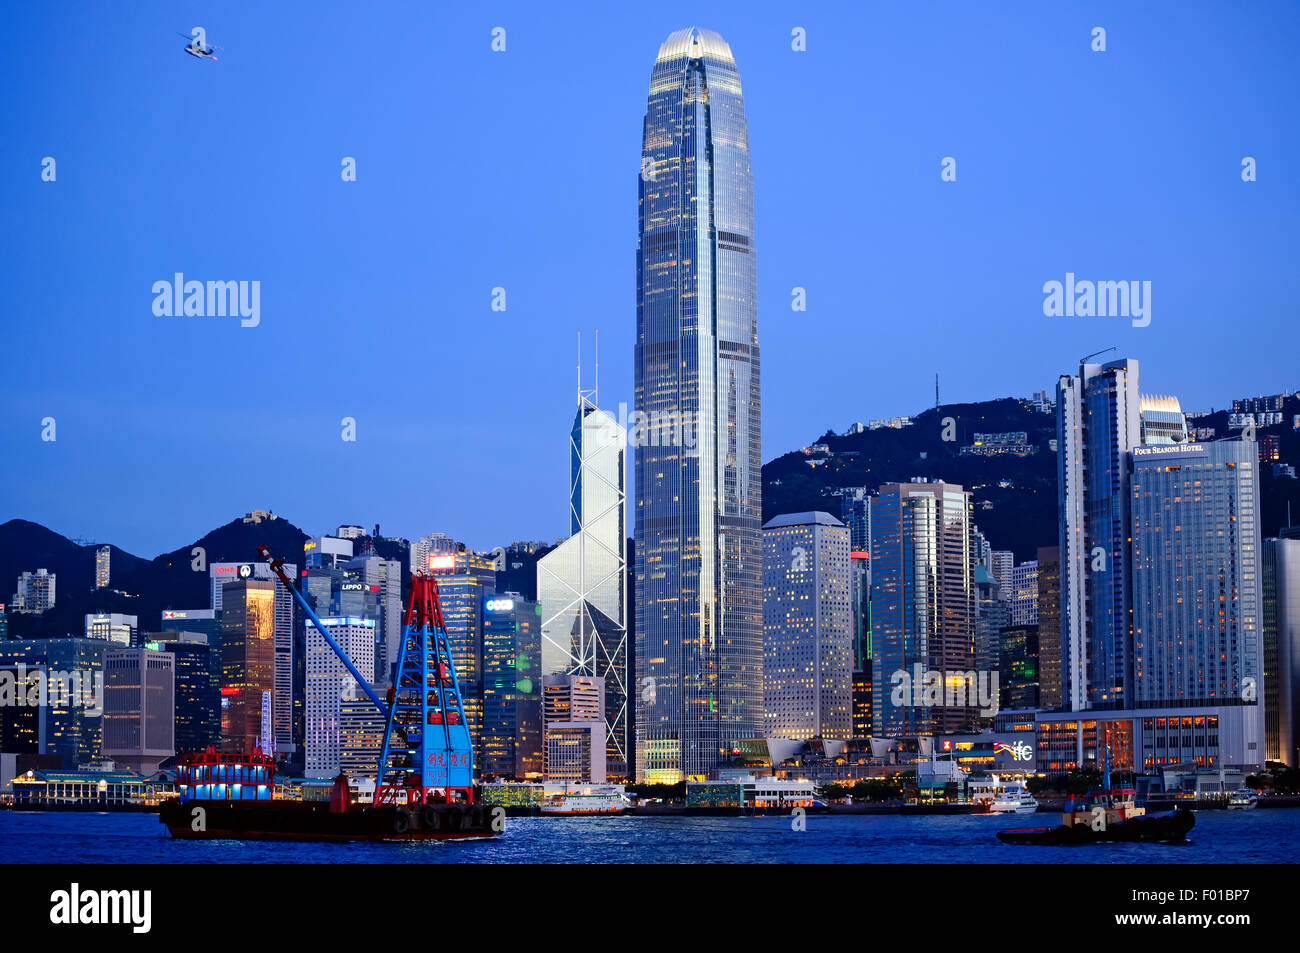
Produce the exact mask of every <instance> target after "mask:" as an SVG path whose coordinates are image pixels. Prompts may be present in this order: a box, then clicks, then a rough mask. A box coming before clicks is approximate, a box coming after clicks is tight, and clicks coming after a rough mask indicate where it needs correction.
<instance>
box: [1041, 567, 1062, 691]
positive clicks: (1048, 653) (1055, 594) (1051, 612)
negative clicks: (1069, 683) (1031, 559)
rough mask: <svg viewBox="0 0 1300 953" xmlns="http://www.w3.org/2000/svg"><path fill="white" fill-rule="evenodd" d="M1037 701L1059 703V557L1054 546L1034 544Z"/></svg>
mask: <svg viewBox="0 0 1300 953" xmlns="http://www.w3.org/2000/svg"><path fill="white" fill-rule="evenodd" d="M1036 562H1037V563H1038V668H1039V673H1038V704H1039V705H1041V706H1042V707H1043V708H1059V707H1060V706H1061V557H1060V550H1059V549H1057V548H1056V547H1055V546H1040V547H1039V548H1038V559H1037V560H1036Z"/></svg>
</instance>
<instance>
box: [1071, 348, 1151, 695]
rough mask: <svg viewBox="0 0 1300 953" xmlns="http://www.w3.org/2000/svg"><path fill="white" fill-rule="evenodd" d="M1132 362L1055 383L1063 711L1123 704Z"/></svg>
mask: <svg viewBox="0 0 1300 953" xmlns="http://www.w3.org/2000/svg"><path fill="white" fill-rule="evenodd" d="M1140 424H1141V402H1140V397H1139V395H1138V365H1137V361H1131V360H1120V361H1111V362H1110V363H1108V364H1082V365H1080V367H1079V374H1078V376H1075V377H1070V376H1063V377H1061V379H1060V380H1059V381H1058V382H1057V385H1056V436H1057V448H1058V449H1057V469H1058V479H1057V485H1058V487H1059V490H1058V493H1059V502H1060V550H1061V655H1062V657H1061V665H1062V667H1063V671H1062V678H1063V679H1064V689H1063V691H1064V695H1065V698H1064V702H1065V706H1066V708H1068V709H1070V710H1075V711H1077V710H1082V709H1085V708H1092V707H1095V706H1098V705H1106V706H1108V707H1113V706H1115V705H1118V704H1120V703H1122V702H1124V701H1127V700H1128V695H1127V693H1126V688H1127V686H1128V684H1129V682H1130V673H1131V671H1132V666H1131V659H1129V657H1128V642H1129V639H1128V632H1127V628H1128V616H1129V593H1128V587H1127V580H1128V553H1129V547H1128V529H1129V521H1128V506H1129V498H1128V452H1129V450H1131V449H1132V448H1133V447H1136V446H1138V445H1139V444H1140V443H1141V434H1140Z"/></svg>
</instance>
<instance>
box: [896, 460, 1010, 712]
mask: <svg viewBox="0 0 1300 953" xmlns="http://www.w3.org/2000/svg"><path fill="white" fill-rule="evenodd" d="M978 562H980V560H979V558H978V556H977V551H976V536H975V530H974V526H973V524H972V522H971V504H970V493H968V492H967V491H965V490H964V489H962V487H960V486H958V485H956V484H952V483H937V482H936V483H925V482H914V483H901V484H900V483H891V484H887V485H885V486H882V487H881V488H880V492H879V494H878V495H877V496H876V497H875V498H874V499H873V501H872V506H871V644H872V719H873V732H872V734H873V735H877V736H884V737H889V738H894V737H899V736H905V735H907V736H910V735H919V734H940V733H953V732H957V731H962V730H965V729H967V728H969V727H971V726H973V725H975V724H977V723H978V721H979V720H980V718H981V717H984V716H982V715H981V713H980V708H981V706H980V705H979V704H977V703H976V702H977V699H978V694H979V692H978V689H979V685H978V684H972V676H973V677H974V679H975V680H976V681H977V680H978V677H979V673H978V672H977V671H976V665H975V625H976V619H977V616H976V591H975V566H976V564H977V563H978ZM927 685H928V686H929V687H930V690H929V691H927V690H926V689H927ZM985 688H986V689H987V688H988V686H987V684H986V685H985Z"/></svg>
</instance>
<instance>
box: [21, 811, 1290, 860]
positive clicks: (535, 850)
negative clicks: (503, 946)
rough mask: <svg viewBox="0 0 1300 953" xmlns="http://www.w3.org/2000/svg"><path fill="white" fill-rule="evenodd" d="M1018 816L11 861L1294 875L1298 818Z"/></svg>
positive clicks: (668, 822)
mask: <svg viewBox="0 0 1300 953" xmlns="http://www.w3.org/2000/svg"><path fill="white" fill-rule="evenodd" d="M1059 817H1060V815H1058V814H1037V815H1020V816H1011V817H1006V816H1003V817H995V816H987V815H985V816H959V817H901V816H896V815H877V816H840V817H834V816H818V815H810V816H808V817H806V818H804V819H803V823H804V824H806V830H802V831H799V830H793V829H792V820H791V818H789V817H757V818H755V817H627V816H624V817H583V818H577V817H575V818H555V817H520V818H510V819H509V820H508V821H507V822H506V832H505V834H503V835H502V836H501V837H499V838H496V839H494V840H491V841H482V842H473V843H461V844H438V843H433V844H297V843H273V842H268V841H262V842H256V841H207V842H185V841H176V840H171V839H170V838H168V837H167V836H166V835H165V832H164V829H163V827H162V825H161V824H159V823H158V818H157V815H154V814H71V813H48V814H42V813H28V812H16V811H0V862H3V863H6V864H13V863H91V864H99V863H137V864H139V863H144V864H149V863H163V864H195V863H217V864H221V863H262V864H275V863H285V864H335V863H414V864H429V863H586V864H593V863H630V864H653V863H813V862H819V863H842V864H863V863H868V864H890V863H894V864H896V863H1009V864H1016V863H1074V864H1090V863H1102V864H1145V863H1183V864H1201V863H1216V864H1218V863H1229V864H1243V863H1294V862H1295V861H1296V860H1297V859H1300V808H1281V809H1264V810H1254V811H1202V812H1199V813H1198V814H1197V815H1196V826H1195V827H1194V828H1193V829H1192V832H1191V836H1190V839H1189V842H1188V843H1187V844H1184V845H1180V846H1164V845H1159V844H1101V845H1095V846H1088V847H1025V846H1013V845H1009V844H1003V843H1001V842H1000V841H998V840H997V838H996V837H995V836H994V834H995V833H996V832H997V831H999V830H1003V829H1005V828H1009V827H1031V826H1032V827H1038V826H1046V825H1051V824H1055V823H1057V822H1058V821H1059Z"/></svg>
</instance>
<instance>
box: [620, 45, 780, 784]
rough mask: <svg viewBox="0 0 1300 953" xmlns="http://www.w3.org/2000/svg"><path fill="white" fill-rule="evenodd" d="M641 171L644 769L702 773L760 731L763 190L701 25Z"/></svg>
mask: <svg viewBox="0 0 1300 953" xmlns="http://www.w3.org/2000/svg"><path fill="white" fill-rule="evenodd" d="M641 160H642V161H641V169H640V176H639V179H638V188H639V195H638V200H639V207H640V211H639V216H638V236H637V256H636V274H637V335H636V350H635V412H636V414H637V415H638V417H637V419H638V420H642V421H647V422H648V425H647V427H646V428H645V432H644V433H640V434H634V438H633V443H634V444H635V447H636V496H635V499H636V505H635V523H636V527H635V536H636V574H635V587H636V599H635V603H636V628H635V631H636V675H637V682H638V684H637V686H636V687H635V689H634V691H635V694H636V698H637V713H636V734H637V737H636V749H635V750H636V754H635V761H636V766H635V775H636V777H637V779H638V780H642V781H650V782H668V783H673V782H676V781H680V780H684V779H692V778H695V779H703V778H706V777H708V776H710V775H711V774H713V773H715V772H716V770H717V768H718V765H719V764H720V763H721V762H723V761H725V760H726V759H728V758H729V757H731V754H732V752H733V751H735V750H738V743H739V742H740V741H742V740H744V739H753V738H757V737H759V736H760V735H761V732H762V722H763V680H762V679H763V670H762V665H763V629H762V602H761V599H762V593H761V577H762V565H761V560H762V555H761V550H762V537H761V521H762V473H761V467H762V458H761V453H760V451H761V448H760V400H759V348H758V314H757V286H756V266H755V243H754V197H753V193H754V187H753V178H752V175H751V172H750V163H749V141H748V131H747V126H746V120H745V103H744V98H743V95H742V93H741V84H740V74H739V73H738V71H737V69H736V62H735V59H734V58H733V57H732V54H731V48H730V47H729V46H728V45H727V43H726V41H725V40H724V39H723V38H722V37H720V36H719V35H718V34H716V33H712V32H710V31H708V30H701V29H697V28H691V29H686V30H680V31H678V32H676V33H673V34H671V35H670V36H669V37H668V39H667V40H665V41H664V43H663V45H662V46H661V47H660V49H659V54H658V56H657V58H656V60H655V64H654V68H653V70H652V72H651V76H650V90H649V95H648V98H647V103H646V112H645V121H644V127H643V140H642V156H641Z"/></svg>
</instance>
